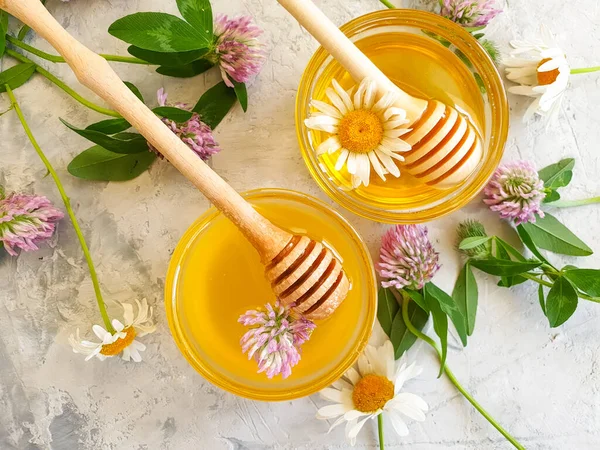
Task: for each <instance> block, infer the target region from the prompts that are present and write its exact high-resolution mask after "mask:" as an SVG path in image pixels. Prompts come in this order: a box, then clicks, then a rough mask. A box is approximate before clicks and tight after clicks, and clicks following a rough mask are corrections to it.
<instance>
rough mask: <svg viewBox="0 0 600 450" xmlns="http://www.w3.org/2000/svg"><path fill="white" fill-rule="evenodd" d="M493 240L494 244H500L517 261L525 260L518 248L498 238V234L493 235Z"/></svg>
mask: <svg viewBox="0 0 600 450" xmlns="http://www.w3.org/2000/svg"><path fill="white" fill-rule="evenodd" d="M494 240H495V241H496V246H501V247H502V248H503V249H504V250H506V252H508V253H510V254H511V255H512V257H513V258H515V259H516V260H517V261H527V258H525V257H524V256H523V255H522V254H521V252H520V251H519V250H517V249H516V248H514V247H513V246H512V245H510V244H509V243H508V242H506V241H505V240H503V239H501V238H499V237H498V236H494Z"/></svg>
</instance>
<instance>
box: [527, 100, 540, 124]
mask: <svg viewBox="0 0 600 450" xmlns="http://www.w3.org/2000/svg"><path fill="white" fill-rule="evenodd" d="M539 106H540V99H539V98H536V99H535V100H534V101H533V102H531V105H529V108H527V111H525V114H524V115H523V122H527V121H528V120H529V119H531V117H532V116H533V115H534V114H535V113H536V112H538V108H539Z"/></svg>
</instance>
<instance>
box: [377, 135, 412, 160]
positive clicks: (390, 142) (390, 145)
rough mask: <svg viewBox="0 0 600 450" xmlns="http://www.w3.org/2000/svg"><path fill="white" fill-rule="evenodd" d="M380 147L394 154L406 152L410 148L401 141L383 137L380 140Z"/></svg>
mask: <svg viewBox="0 0 600 450" xmlns="http://www.w3.org/2000/svg"><path fill="white" fill-rule="evenodd" d="M381 145H382V146H383V147H385V148H387V149H390V150H393V151H396V152H407V151H409V150H410V149H411V148H412V147H411V146H410V144H409V143H407V142H405V141H403V140H402V139H399V138H395V139H392V138H388V137H385V136H384V137H383V139H382V140H381ZM390 156H391V155H390Z"/></svg>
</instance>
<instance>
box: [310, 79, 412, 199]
mask: <svg viewBox="0 0 600 450" xmlns="http://www.w3.org/2000/svg"><path fill="white" fill-rule="evenodd" d="M332 86H333V87H329V88H327V89H326V91H325V95H326V97H327V98H328V99H329V102H330V103H331V104H326V103H325V102H322V101H319V100H313V101H312V103H311V105H312V106H314V107H315V108H316V109H318V111H319V113H315V114H312V115H311V116H310V117H309V118H307V119H305V121H304V123H305V125H306V127H307V128H310V129H312V130H315V131H318V132H323V133H327V134H329V135H330V136H329V137H328V138H322V139H321V142H322V144H320V145H319V146H317V148H316V149H315V152H316V154H317V155H318V156H319V155H322V154H324V153H326V152H327V153H330V154H331V153H335V152H337V151H338V150H339V149H342V150H341V152H340V154H339V155H338V156H337V159H336V163H335V166H334V168H335V170H336V171H341V170H342V169H343V168H344V166H346V169H347V172H348V174H349V176H350V178H351V182H352V187H353V188H354V189H355V188H358V187H359V186H361V185H365V186H368V185H369V183H370V174H371V169H373V171H374V172H375V173H377V175H379V177H380V178H381V179H382V180H384V181H385V174H386V173H390V174H392V175H393V176H395V177H398V176H399V175H400V170H399V168H398V167H395V168H393V169H392V168H388V167H387V166H386V164H389V163H390V162H389V161H387V160H390V159H391V158H395V159H398V160H400V161H402V160H403V159H402V158H401V157H399V156H397V155H396V156H392V155H393V154H394V152H403V151H407V150H410V148H411V146H410V145H409V144H407V143H406V142H404V141H403V140H402V139H401V136H402V135H404V134H406V133H407V132H408V131H409V130H407V129H406V128H403V127H404V126H405V125H406V124H407V123H408V121H407V120H406V111H405V110H403V109H401V108H398V107H396V106H393V105H394V103H395V102H396V101H397V94H396V93H393V92H387V93H385V94H384V95H383V96H382V97H381V98H380V99H379V100H377V94H378V89H377V83H376V82H375V81H374V80H371V79H368V78H365V79H364V80H362V82H361V83H360V84H359V85H358V87H353V88H351V89H348V90H347V91H346V90H344V89H343V88H342V87H341V86H340V84H339V83H338V82H337V80H332ZM332 138H335V139H334V140H331V139H332ZM332 143H334V144H335V145H331V144H332ZM382 147H383V148H384V152H385V153H387V154H388V155H389V156H390V157H391V158H385V159H386V161H383V160H382V159H381V158H380V157H379V155H378V154H377V150H378V149H381V148H382ZM385 149H387V150H389V151H386V150H385ZM392 164H393V163H392Z"/></svg>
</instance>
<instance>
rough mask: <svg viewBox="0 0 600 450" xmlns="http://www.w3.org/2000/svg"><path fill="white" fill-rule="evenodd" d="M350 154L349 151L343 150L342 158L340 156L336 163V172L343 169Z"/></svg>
mask: <svg viewBox="0 0 600 450" xmlns="http://www.w3.org/2000/svg"><path fill="white" fill-rule="evenodd" d="M348 154H349V152H348V150H346V149H345V148H343V149H342V151H341V152H340V156H338V159H337V161H336V163H335V170H337V171H339V170H341V169H342V167H344V163H345V162H346V160H347V159H348Z"/></svg>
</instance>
